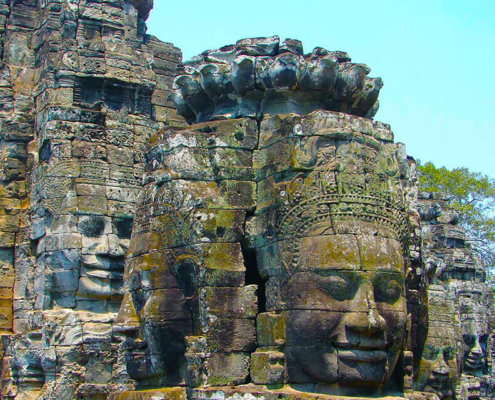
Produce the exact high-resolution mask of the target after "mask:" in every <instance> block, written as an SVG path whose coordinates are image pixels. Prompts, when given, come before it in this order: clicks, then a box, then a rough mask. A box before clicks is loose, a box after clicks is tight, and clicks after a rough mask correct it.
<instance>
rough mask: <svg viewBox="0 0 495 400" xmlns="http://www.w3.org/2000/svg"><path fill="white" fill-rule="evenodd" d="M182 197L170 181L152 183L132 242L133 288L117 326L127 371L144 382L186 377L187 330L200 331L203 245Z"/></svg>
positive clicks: (176, 382)
mask: <svg viewBox="0 0 495 400" xmlns="http://www.w3.org/2000/svg"><path fill="white" fill-rule="evenodd" d="M157 190H158V192H159V193H160V194H158V195H157V194H156V191H157ZM174 197H175V199H174ZM171 199H174V200H171ZM180 199H181V196H180V195H177V193H174V192H173V191H172V190H171V188H170V186H168V185H164V187H162V188H161V189H157V188H156V187H154V185H151V186H148V187H147V188H146V189H145V193H144V194H143V198H142V200H141V202H140V203H139V207H138V211H137V217H136V224H135V231H134V233H133V238H132V240H131V245H130V248H129V255H130V257H129V259H128V262H127V268H126V280H127V282H128V284H129V289H130V290H129V291H128V292H127V293H126V294H125V297H124V300H123V304H122V306H121V309H120V312H119V316H118V319H117V324H116V325H117V327H116V330H117V331H121V332H123V333H124V334H125V335H126V336H127V340H126V343H125V345H124V347H125V350H126V353H125V360H126V365H127V371H128V373H129V375H130V376H131V378H133V379H135V380H136V381H137V382H138V383H139V385H140V386H143V387H146V386H173V385H180V384H182V383H183V382H184V380H185V371H186V359H185V352H186V336H189V335H192V334H193V333H194V321H195V315H196V314H197V301H198V296H197V285H196V281H197V274H198V265H199V259H198V250H197V248H196V247H195V246H191V243H189V242H188V238H189V237H190V236H191V228H190V227H189V226H187V225H186V223H185V220H184V218H183V215H181V214H180V213H179V212H177V208H178V207H176V206H175V205H176V204H178V203H180ZM174 201H175V203H174ZM196 319H197V318H196Z"/></svg>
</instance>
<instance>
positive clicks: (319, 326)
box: [282, 235, 406, 386]
mask: <svg viewBox="0 0 495 400" xmlns="http://www.w3.org/2000/svg"><path fill="white" fill-rule="evenodd" d="M299 250H300V261H299V265H298V268H297V272H295V273H294V274H293V276H292V277H291V279H290V281H289V282H288V283H287V285H286V287H285V290H284V292H283V294H282V296H283V298H284V301H285V303H286V306H287V308H288V309H289V311H287V332H286V336H287V338H286V341H287V342H286V356H287V364H288V370H289V376H290V377H293V378H294V380H295V381H299V382H304V381H306V382H311V381H312V382H314V381H317V382H324V383H328V384H333V383H339V384H341V385H356V384H364V385H371V386H379V385H381V384H384V383H385V382H387V381H388V379H389V378H390V376H391V374H392V372H393V370H394V368H395V365H396V363H397V359H398V357H399V353H400V350H401V349H402V348H403V343H404V333H405V324H406V305H405V298H404V259H403V256H402V252H401V246H400V243H399V242H398V241H396V240H393V239H387V238H381V237H376V236H366V235H363V236H358V237H357V238H356V236H354V235H329V236H310V237H306V238H303V239H302V240H301V242H300V245H299ZM290 379H291V378H290Z"/></svg>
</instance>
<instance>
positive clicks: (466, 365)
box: [457, 282, 490, 377]
mask: <svg viewBox="0 0 495 400" xmlns="http://www.w3.org/2000/svg"><path fill="white" fill-rule="evenodd" d="M457 286H458V288H457V301H458V303H459V316H460V319H461V334H462V363H463V365H462V372H463V373H464V374H466V375H471V376H477V377H481V376H483V375H484V374H486V373H487V367H488V366H487V357H486V355H487V342H488V337H489V332H490V328H489V322H488V313H487V311H486V310H487V309H489V304H490V296H489V295H488V293H489V289H488V287H487V285H486V284H485V283H481V282H476V283H474V282H469V283H461V284H458V285H457Z"/></svg>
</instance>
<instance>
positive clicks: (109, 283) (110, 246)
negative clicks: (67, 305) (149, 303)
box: [77, 215, 132, 299]
mask: <svg viewBox="0 0 495 400" xmlns="http://www.w3.org/2000/svg"><path fill="white" fill-rule="evenodd" d="M131 229H132V220H131V219H118V218H110V217H103V216H97V215H94V216H82V217H79V223H78V226H77V230H78V232H80V233H81V235H82V255H81V262H82V269H81V276H80V278H79V287H78V291H77V296H78V297H79V298H88V299H92V298H97V299H98V298H99V299H111V298H119V297H121V296H122V291H121V287H122V284H123V272H124V258H125V254H126V252H127V248H128V247H129V240H130V233H131Z"/></svg>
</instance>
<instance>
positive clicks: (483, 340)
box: [462, 330, 488, 376]
mask: <svg viewBox="0 0 495 400" xmlns="http://www.w3.org/2000/svg"><path fill="white" fill-rule="evenodd" d="M487 341H488V334H487V333H482V332H476V331H475V330H471V332H466V333H464V334H463V335H462V343H463V353H464V357H463V359H464V369H463V372H465V373H467V374H469V375H474V376H481V375H483V374H484V373H486V346H487Z"/></svg>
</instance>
